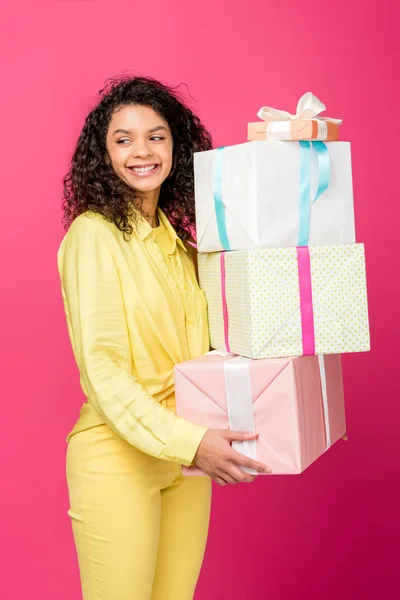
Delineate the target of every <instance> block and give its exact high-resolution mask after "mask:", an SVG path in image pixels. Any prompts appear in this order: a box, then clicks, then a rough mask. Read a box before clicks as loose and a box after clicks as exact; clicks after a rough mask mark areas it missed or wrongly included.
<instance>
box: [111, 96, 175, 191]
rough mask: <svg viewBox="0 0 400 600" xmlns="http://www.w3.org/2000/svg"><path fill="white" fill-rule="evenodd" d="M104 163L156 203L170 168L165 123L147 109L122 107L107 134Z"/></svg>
mask: <svg viewBox="0 0 400 600" xmlns="http://www.w3.org/2000/svg"><path fill="white" fill-rule="evenodd" d="M106 147H107V152H108V160H109V162H110V163H111V166H112V167H113V169H114V171H115V173H116V174H117V175H118V177H119V178H120V179H122V180H123V181H124V182H125V183H126V184H127V185H128V186H129V187H131V188H132V189H134V190H136V191H137V192H138V193H140V195H141V196H142V197H144V198H146V197H148V198H150V197H151V198H152V199H158V196H159V193H160V189H161V185H162V183H163V181H165V179H166V178H167V177H168V175H169V174H170V172H171V167H172V149H173V143H172V134H171V130H170V128H169V125H168V123H167V122H166V121H165V119H163V117H161V115H159V114H158V113H157V112H156V111H155V110H153V109H152V108H150V107H149V106H142V105H139V104H134V105H129V106H122V107H121V108H120V109H118V110H117V111H116V112H114V114H113V116H112V118H111V121H110V124H109V127H108V131H107V138H106Z"/></svg>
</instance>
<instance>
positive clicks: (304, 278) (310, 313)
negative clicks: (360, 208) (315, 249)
mask: <svg viewBox="0 0 400 600" xmlns="http://www.w3.org/2000/svg"><path fill="white" fill-rule="evenodd" d="M297 268H298V272H299V290H300V314H301V335H302V342H303V355H306V356H312V355H314V354H315V331H314V309H313V299H312V285H311V261H310V251H309V248H308V246H299V247H297Z"/></svg>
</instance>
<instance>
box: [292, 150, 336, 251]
mask: <svg viewBox="0 0 400 600" xmlns="http://www.w3.org/2000/svg"><path fill="white" fill-rule="evenodd" d="M299 144H300V192H299V238H298V244H297V245H298V246H308V241H309V237H310V220H311V205H312V204H314V202H316V201H317V200H318V198H320V197H321V196H322V194H323V193H324V192H325V191H326V190H327V189H328V186H329V181H330V171H331V165H330V158H329V151H328V148H327V146H326V144H324V142H311V143H310V142H305V141H302V142H299ZM311 144H312V147H313V148H314V150H315V151H316V153H317V161H318V189H317V191H316V194H315V197H314V199H313V200H311Z"/></svg>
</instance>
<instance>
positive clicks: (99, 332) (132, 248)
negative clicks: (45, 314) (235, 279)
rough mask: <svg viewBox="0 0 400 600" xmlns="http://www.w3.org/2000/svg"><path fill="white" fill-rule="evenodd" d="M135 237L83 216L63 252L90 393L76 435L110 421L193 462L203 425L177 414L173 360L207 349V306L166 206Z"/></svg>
mask: <svg viewBox="0 0 400 600" xmlns="http://www.w3.org/2000/svg"><path fill="white" fill-rule="evenodd" d="M158 217H159V221H160V227H158V228H156V230H155V229H152V228H151V226H150V225H149V224H148V223H147V221H145V220H144V219H141V218H139V220H138V223H137V226H135V224H134V225H133V228H134V231H133V234H132V235H131V237H130V240H129V241H126V240H125V239H124V237H123V233H122V232H121V231H119V229H118V228H117V227H116V226H115V225H114V224H113V223H109V222H108V221H106V220H105V219H104V218H103V217H102V216H101V215H99V214H96V213H92V212H86V213H85V214H83V215H80V216H79V217H77V218H76V219H75V220H74V221H73V223H72V225H71V227H70V229H69V231H68V232H67V234H66V236H65V237H64V239H63V241H62V243H61V246H60V249H59V252H58V268H59V273H60V277H61V284H62V294H63V301H64V307H65V313H66V318H67V325H68V331H69V335H70V339H71V344H72V348H73V352H74V356H75V359H76V362H77V364H78V367H79V370H80V375H81V386H82V389H83V392H84V394H85V395H86V397H87V402H85V404H84V405H83V406H82V409H81V413H80V416H79V419H78V422H77V423H76V425H75V427H74V428H73V430H72V432H71V433H70V434H69V436H68V439H70V437H71V436H72V435H73V434H75V433H77V432H79V431H82V430H85V429H88V428H89V427H94V426H96V425H100V424H103V423H106V424H107V425H108V426H109V427H110V428H111V429H113V430H114V431H115V432H116V433H117V434H118V435H119V436H120V437H121V438H123V439H125V440H126V441H127V442H129V443H130V444H132V445H133V446H135V447H136V448H138V449H139V450H141V451H142V452H145V453H147V454H150V455H152V456H156V457H158V458H162V459H165V460H170V461H174V462H178V463H181V464H184V465H190V464H191V463H192V461H193V458H194V455H195V454H196V451H197V448H198V446H199V444H200V442H201V440H202V438H203V436H204V433H205V432H206V428H204V427H202V426H200V425H196V424H194V423H191V422H189V421H186V420H185V419H182V418H180V417H178V416H177V415H176V414H175V394H174V375H173V367H174V365H175V364H178V363H181V362H184V361H186V360H190V359H191V358H195V357H197V356H201V355H202V354H204V353H205V352H207V351H208V350H209V337H208V325H207V304H206V299H205V296H204V293H203V292H202V291H201V290H200V288H199V286H198V283H197V279H196V273H195V267H194V263H193V260H192V258H191V257H190V254H189V253H188V251H187V249H186V247H185V244H184V243H183V242H182V240H180V239H179V238H178V236H177V234H176V232H175V230H174V229H173V227H172V225H171V224H170V223H169V221H168V219H167V217H166V216H165V215H164V213H163V212H162V211H161V210H160V209H158Z"/></svg>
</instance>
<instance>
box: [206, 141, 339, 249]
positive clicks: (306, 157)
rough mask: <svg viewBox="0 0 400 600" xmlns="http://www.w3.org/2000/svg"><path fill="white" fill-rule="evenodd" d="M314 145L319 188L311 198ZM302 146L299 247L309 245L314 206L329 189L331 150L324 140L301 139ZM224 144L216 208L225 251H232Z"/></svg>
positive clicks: (217, 167)
mask: <svg viewBox="0 0 400 600" xmlns="http://www.w3.org/2000/svg"><path fill="white" fill-rule="evenodd" d="M311 144H312V147H313V148H314V150H315V151H316V153H317V161H318V188H317V191H316V193H315V197H314V198H313V200H311ZM299 145H300V190H299V237H298V243H297V245H298V246H308V241H309V237H310V220H311V206H312V204H314V202H316V201H317V200H318V198H320V197H321V196H322V194H323V193H324V192H325V191H326V190H327V189H328V186H329V182H330V171H331V165H330V158H329V151H328V148H327V146H326V144H324V142H307V141H301V142H299ZM223 150H224V146H221V148H217V154H216V159H215V174H214V207H215V215H216V219H217V228H218V235H219V240H220V242H221V246H222V248H223V250H231V245H230V243H229V238H228V232H227V229H226V215H225V204H224V203H223V200H222V166H223Z"/></svg>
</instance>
